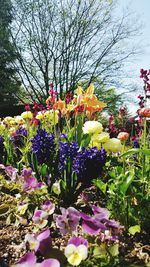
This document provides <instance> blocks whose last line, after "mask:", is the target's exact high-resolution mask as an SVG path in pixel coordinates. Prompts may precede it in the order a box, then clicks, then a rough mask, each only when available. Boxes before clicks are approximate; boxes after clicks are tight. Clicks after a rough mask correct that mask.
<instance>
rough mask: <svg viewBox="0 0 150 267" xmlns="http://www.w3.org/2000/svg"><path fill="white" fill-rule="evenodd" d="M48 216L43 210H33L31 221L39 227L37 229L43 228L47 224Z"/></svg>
mask: <svg viewBox="0 0 150 267" xmlns="http://www.w3.org/2000/svg"><path fill="white" fill-rule="evenodd" d="M47 219H48V214H47V212H45V211H43V210H35V212H34V214H33V217H32V221H33V222H34V223H35V224H37V225H38V226H39V228H43V227H45V226H46V224H47V223H48V220H47Z"/></svg>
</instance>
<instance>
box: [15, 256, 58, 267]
mask: <svg viewBox="0 0 150 267" xmlns="http://www.w3.org/2000/svg"><path fill="white" fill-rule="evenodd" d="M15 267H60V263H59V261H58V260H56V259H47V260H44V261H43V262H41V263H36V256H35V254H34V253H33V252H28V253H26V254H25V255H24V256H23V257H22V258H21V259H20V261H19V263H18V264H17V265H15Z"/></svg>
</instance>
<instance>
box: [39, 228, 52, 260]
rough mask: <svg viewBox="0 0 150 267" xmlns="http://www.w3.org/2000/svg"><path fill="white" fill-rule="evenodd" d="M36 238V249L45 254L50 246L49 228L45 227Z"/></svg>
mask: <svg viewBox="0 0 150 267" xmlns="http://www.w3.org/2000/svg"><path fill="white" fill-rule="evenodd" d="M37 240H38V242H39V247H38V251H40V252H41V254H42V255H43V256H44V255H47V253H48V251H49V250H50V248H51V247H52V239H51V236H50V230H49V229H46V230H44V231H43V232H41V233H40V234H39V235H38V236H37Z"/></svg>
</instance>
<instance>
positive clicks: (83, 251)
mask: <svg viewBox="0 0 150 267" xmlns="http://www.w3.org/2000/svg"><path fill="white" fill-rule="evenodd" d="M87 255H88V249H87V247H86V246H85V245H79V246H75V245H73V244H69V245H68V246H67V247H66V248H65V256H66V257H67V260H68V262H69V263H70V264H71V265H73V266H78V265H79V264H80V263H81V261H82V260H85V259H86V258H87Z"/></svg>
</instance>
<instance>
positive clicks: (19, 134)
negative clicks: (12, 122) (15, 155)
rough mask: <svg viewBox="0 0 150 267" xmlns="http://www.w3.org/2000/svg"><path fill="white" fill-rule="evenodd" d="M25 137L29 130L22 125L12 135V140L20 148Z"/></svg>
mask: <svg viewBox="0 0 150 267" xmlns="http://www.w3.org/2000/svg"><path fill="white" fill-rule="evenodd" d="M25 137H27V130H26V129H25V128H23V127H20V128H19V129H17V130H16V132H15V134H14V135H13V136H12V137H11V141H12V142H13V144H14V145H15V147H16V148H20V147H22V146H23V145H24V139H25Z"/></svg>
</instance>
